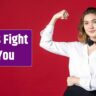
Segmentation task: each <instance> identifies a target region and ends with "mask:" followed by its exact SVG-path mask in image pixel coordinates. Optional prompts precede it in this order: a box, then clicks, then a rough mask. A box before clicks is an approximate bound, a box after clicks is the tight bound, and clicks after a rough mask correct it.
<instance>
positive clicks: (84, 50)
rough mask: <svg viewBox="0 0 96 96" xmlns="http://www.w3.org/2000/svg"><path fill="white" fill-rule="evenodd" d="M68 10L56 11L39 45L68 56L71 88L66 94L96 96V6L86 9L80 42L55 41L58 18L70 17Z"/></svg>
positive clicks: (69, 95)
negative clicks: (54, 35) (54, 32)
mask: <svg viewBox="0 0 96 96" xmlns="http://www.w3.org/2000/svg"><path fill="white" fill-rule="evenodd" d="M68 16H69V14H68V12H67V11H66V10H62V11H60V12H58V13H56V14H55V15H54V16H53V17H52V19H51V21H50V22H49V24H48V25H47V26H46V28H45V29H44V30H43V31H42V32H41V40H40V46H41V47H42V48H44V49H45V50H47V51H49V52H52V53H55V54H59V55H63V56H67V57H69V73H70V75H69V77H68V78H67V85H68V88H67V90H66V91H65V93H64V96H95V95H96V8H94V7H89V8H87V9H86V10H85V11H84V13H83V15H82V17H81V20H80V25H79V36H78V40H79V41H74V42H55V41H53V40H52V36H53V31H54V25H55V23H56V21H57V20H58V19H68Z"/></svg>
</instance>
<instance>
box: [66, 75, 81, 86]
mask: <svg viewBox="0 0 96 96" xmlns="http://www.w3.org/2000/svg"><path fill="white" fill-rule="evenodd" d="M79 81H80V78H78V77H74V76H70V77H67V85H68V86H73V85H79Z"/></svg>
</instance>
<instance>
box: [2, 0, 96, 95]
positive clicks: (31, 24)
mask: <svg viewBox="0 0 96 96" xmlns="http://www.w3.org/2000/svg"><path fill="white" fill-rule="evenodd" d="M89 6H96V1H95V0H37V1H36V0H2V1H0V29H32V30H33V36H32V38H33V41H32V44H33V48H32V50H33V54H32V55H33V56H32V60H33V64H32V67H16V68H14V67H0V95H1V96H6V95H7V96H62V95H63V93H64V91H65V89H66V77H67V76H68V58H66V57H63V56H58V55H55V54H51V53H49V52H47V51H45V50H43V49H42V48H40V47H39V41H40V35H39V33H40V31H41V30H42V29H43V28H44V27H45V26H46V25H47V24H48V22H49V21H50V19H51V17H52V16H53V14H54V13H56V12H58V11H60V10H62V9H66V10H67V11H68V12H69V15H70V16H69V18H68V20H66V21H61V20H58V21H57V23H56V27H55V33H54V40H55V41H74V40H77V37H76V36H77V34H78V30H77V28H78V24H79V19H80V16H81V15H82V12H83V11H84V10H85V9H86V8H87V7H89Z"/></svg>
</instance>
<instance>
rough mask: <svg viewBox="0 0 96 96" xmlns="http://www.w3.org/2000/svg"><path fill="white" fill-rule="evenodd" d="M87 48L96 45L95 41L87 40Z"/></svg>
mask: <svg viewBox="0 0 96 96" xmlns="http://www.w3.org/2000/svg"><path fill="white" fill-rule="evenodd" d="M86 43H87V44H88V45H89V46H92V45H93V44H94V43H96V41H93V40H91V39H88V40H87V42H86Z"/></svg>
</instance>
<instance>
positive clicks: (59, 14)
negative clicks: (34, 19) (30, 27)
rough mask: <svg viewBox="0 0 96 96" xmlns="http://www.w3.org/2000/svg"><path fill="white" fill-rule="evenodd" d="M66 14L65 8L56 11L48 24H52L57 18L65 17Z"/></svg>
mask: <svg viewBox="0 0 96 96" xmlns="http://www.w3.org/2000/svg"><path fill="white" fill-rule="evenodd" d="M68 16H69V14H68V12H67V11H66V10H62V11H60V12H57V13H56V14H55V15H53V17H52V19H51V21H50V22H49V24H51V25H54V24H55V22H56V21H57V20H58V19H67V18H68Z"/></svg>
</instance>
